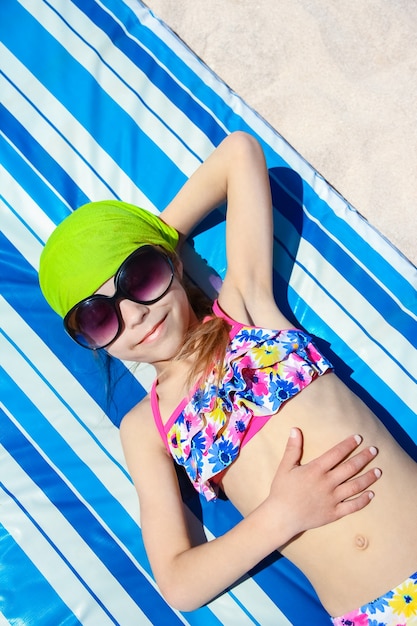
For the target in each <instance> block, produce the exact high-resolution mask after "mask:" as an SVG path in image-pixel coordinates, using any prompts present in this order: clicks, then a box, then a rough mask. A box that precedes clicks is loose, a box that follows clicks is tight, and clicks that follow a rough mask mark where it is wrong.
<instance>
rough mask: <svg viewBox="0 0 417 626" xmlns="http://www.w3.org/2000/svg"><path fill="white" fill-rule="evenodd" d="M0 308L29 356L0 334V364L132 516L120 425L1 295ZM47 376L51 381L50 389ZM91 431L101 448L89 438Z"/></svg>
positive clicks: (5, 323)
mask: <svg viewBox="0 0 417 626" xmlns="http://www.w3.org/2000/svg"><path fill="white" fill-rule="evenodd" d="M0 310H1V319H2V327H3V329H4V331H5V332H7V333H9V334H10V337H11V338H12V339H13V341H15V343H16V344H17V345H18V346H19V347H20V349H21V350H22V351H23V352H24V353H25V352H26V358H27V360H25V359H24V358H23V357H22V356H21V354H19V352H18V351H17V350H15V349H14V348H13V346H12V345H11V344H9V343H8V341H7V339H6V338H5V337H4V336H3V335H0V345H1V350H0V364H1V365H2V367H3V368H4V369H5V371H6V372H7V373H8V374H9V376H10V377H11V378H12V379H13V380H14V381H15V383H16V385H18V386H19V387H20V388H21V389H22V390H23V392H24V393H25V395H26V396H27V397H28V398H29V399H30V401H31V402H32V403H33V404H34V406H36V408H37V409H38V410H39V411H40V413H41V414H42V415H43V416H44V417H45V419H46V420H47V421H48V422H49V423H50V424H51V426H52V427H53V428H54V429H55V430H56V432H57V433H58V434H59V435H60V436H61V437H62V438H63V439H64V441H65V442H66V443H67V444H68V445H69V446H70V447H71V448H73V449H74V450H77V454H78V456H79V457H80V459H81V460H82V461H83V462H84V463H85V464H86V465H87V466H88V467H90V468H95V473H96V475H97V477H98V478H99V480H100V481H101V482H102V483H103V485H104V486H105V487H106V489H107V490H108V491H109V492H110V494H112V496H113V497H114V498H115V499H116V500H119V501H120V502H121V504H122V506H124V508H125V509H126V511H127V512H128V513H129V514H130V515H131V517H132V518H133V519H135V518H136V516H137V508H136V498H135V497H134V491H133V487H132V485H131V483H130V481H129V480H128V478H127V476H126V474H125V473H123V471H122V469H121V467H123V468H124V467H125V462H124V457H123V452H122V448H121V444H120V438H119V434H118V429H117V428H116V427H115V426H114V425H113V424H112V423H111V422H110V420H108V419H107V418H106V417H105V415H104V414H103V411H102V410H101V409H100V407H98V406H97V405H96V404H95V402H94V401H93V400H92V398H91V397H90V396H89V395H88V394H87V393H86V392H85V390H84V389H83V387H82V386H81V385H80V384H79V382H78V381H77V380H76V379H74V378H73V376H72V375H71V374H70V373H69V372H68V371H67V370H66V369H65V367H64V366H63V365H62V363H61V362H60V361H59V360H58V359H57V358H56V356H55V355H54V354H53V353H52V352H50V351H49V350H48V349H47V348H46V346H45V345H44V344H43V343H42V341H41V340H40V339H39V338H38V337H37V336H36V335H35V333H34V332H33V331H32V330H31V329H30V328H29V327H28V326H27V325H26V324H25V323H24V321H23V320H22V319H21V318H19V316H18V315H17V313H16V312H15V311H13V309H11V307H9V305H8V304H7V302H6V301H5V300H3V299H2V298H0ZM29 363H31V365H29ZM35 367H36V369H37V370H38V371H39V372H40V374H41V376H42V377H41V376H40V375H39V374H38V372H37V371H36V370H35V369H34V368H35ZM45 380H47V381H48V382H49V384H50V385H52V389H51V388H50V387H49V386H48V384H46V383H45ZM54 390H55V391H54ZM62 400H64V402H66V403H67V405H68V406H69V407H71V408H72V410H73V411H74V413H76V414H78V415H79V416H80V419H81V417H82V419H83V423H84V424H85V425H86V427H87V429H86V428H84V427H83V426H82V424H81V423H80V422H79V421H77V420H76V419H75V418H74V415H73V414H72V413H71V412H70V410H69V409H68V407H67V406H65V404H64V403H63V401H62ZM89 431H90V432H89ZM92 433H94V437H95V438H96V439H97V440H98V441H99V442H100V444H101V445H102V446H103V448H104V450H103V449H102V448H101V447H100V446H99V445H98V443H97V442H96V440H95V438H93V437H92ZM105 451H107V454H106V452H105Z"/></svg>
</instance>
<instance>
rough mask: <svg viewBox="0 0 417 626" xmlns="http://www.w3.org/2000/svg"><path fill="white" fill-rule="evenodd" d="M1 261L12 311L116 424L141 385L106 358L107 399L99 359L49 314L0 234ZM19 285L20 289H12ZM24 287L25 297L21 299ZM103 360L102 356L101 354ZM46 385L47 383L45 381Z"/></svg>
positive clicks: (33, 276)
mask: <svg viewBox="0 0 417 626" xmlns="http://www.w3.org/2000/svg"><path fill="white" fill-rule="evenodd" d="M0 250H1V255H2V260H3V265H4V268H3V270H2V271H3V274H2V277H3V280H2V293H3V296H4V298H5V299H6V300H7V301H8V302H9V304H10V306H12V307H13V308H14V309H15V310H16V312H17V313H18V314H19V315H20V316H21V317H22V318H23V319H24V320H25V321H26V322H27V324H28V325H29V326H30V327H31V328H32V329H33V331H34V332H35V333H36V334H37V335H39V337H40V338H41V339H42V341H44V343H45V344H46V345H47V346H49V347H50V348H51V349H52V351H53V352H54V353H55V354H56V356H57V357H58V359H59V360H60V361H61V362H62V364H63V365H64V367H66V368H67V369H68V370H69V371H70V372H71V373H72V375H73V376H74V377H75V378H76V379H78V381H79V384H80V385H82V386H83V387H84V389H85V390H86V391H87V393H88V394H89V395H90V396H91V397H92V398H93V399H94V401H95V402H96V403H97V404H98V405H99V406H100V407H101V408H102V410H103V411H104V412H106V413H107V414H108V415H109V417H110V419H111V421H112V422H113V423H114V424H116V425H119V424H120V421H121V419H122V417H123V416H124V415H125V413H127V411H129V410H130V409H131V408H132V407H133V406H134V405H135V404H137V403H138V402H139V401H140V400H141V399H142V398H143V397H144V396H145V394H146V392H145V390H144V389H143V387H142V386H141V385H140V384H139V382H138V381H137V380H136V379H135V377H134V376H133V375H132V374H130V372H128V370H127V369H126V368H125V367H124V365H122V363H120V362H119V361H117V360H110V361H109V367H110V371H109V380H110V385H111V389H110V391H109V396H110V398H111V401H109V398H108V397H107V390H106V388H105V385H106V383H107V373H106V368H105V365H104V364H103V363H105V362H103V361H100V360H99V357H97V355H95V354H94V353H93V352H91V351H89V350H85V349H84V348H81V347H80V346H77V345H76V344H75V343H74V341H72V339H70V338H69V337H68V336H67V334H66V333H65V332H64V327H63V324H62V319H61V318H60V317H59V316H58V315H56V314H55V313H53V312H52V311H51V309H50V307H49V306H48V304H47V303H46V301H45V299H44V297H43V295H42V294H41V292H40V289H39V285H38V276H37V273H36V271H35V270H34V269H33V267H32V266H30V265H29V264H28V263H27V261H26V260H25V259H24V258H23V257H22V256H21V255H20V254H19V253H18V252H17V251H16V249H15V248H14V246H13V245H12V244H11V243H10V242H9V241H8V240H7V239H6V238H5V237H4V235H2V234H1V233H0ZM16 285H20V287H21V288H20V289H16ZM23 290H24V293H25V298H22V292H23ZM102 358H103V359H105V355H104V354H103V355H102ZM47 384H48V385H49V383H47Z"/></svg>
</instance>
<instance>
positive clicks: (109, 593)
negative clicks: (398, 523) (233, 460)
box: [0, 0, 417, 626]
mask: <svg viewBox="0 0 417 626" xmlns="http://www.w3.org/2000/svg"><path fill="white" fill-rule="evenodd" d="M0 70H1V85H0V106H1V111H0V125H1V136H0V197H1V201H0V216H1V217H0V219H1V222H0V224H1V233H0V255H1V271H0V286H1V295H0V367H1V373H0V376H1V378H0V403H1V404H0V624H12V625H19V626H29V625H32V624H34V625H36V626H57V625H60V624H65V625H68V626H72V625H75V624H83V625H86V626H87V625H88V626H107V625H110V624H113V625H114V624H120V625H122V626H137V625H146V624H153V625H157V626H159V625H161V626H171V625H175V624H190V625H204V626H211V625H219V624H222V625H227V626H228V625H230V626H235V625H237V626H244V625H246V624H247V625H249V624H260V625H261V626H269V625H271V626H272V625H274V626H277V625H278V626H286V625H289V624H294V625H296V626H297V625H299V626H306V624H309V625H313V626H320V625H321V624H327V623H329V622H328V616H327V613H326V612H325V611H324V610H323V608H322V607H321V606H320V603H319V602H318V600H317V598H316V596H315V594H314V591H313V590H312V588H311V586H310V584H309V583H308V581H307V580H306V579H305V577H304V576H303V575H302V574H301V573H300V572H299V571H298V570H297V569H296V568H295V567H294V566H293V565H292V564H291V563H289V562H288V561H287V560H286V559H284V558H280V556H279V555H278V554H276V555H271V557H270V558H268V559H266V560H265V562H263V563H261V564H260V565H259V567H257V568H256V570H254V571H253V572H250V573H249V574H248V576H247V577H245V579H244V580H242V581H240V582H239V584H237V585H236V586H234V587H233V588H232V589H230V590H229V591H228V592H226V593H224V594H222V595H221V596H220V597H219V598H217V599H215V600H214V601H212V602H211V603H209V604H208V605H207V606H204V607H202V608H201V609H199V610H197V611H194V612H190V613H180V612H178V611H175V610H173V609H172V608H171V607H170V606H168V605H167V604H166V603H165V601H164V600H163V598H162V597H161V595H160V593H159V591H158V588H157V587H156V585H155V582H154V580H153V577H152V573H151V570H150V567H149V563H148V560H147V558H146V554H145V551H144V548H143V543H142V538H141V528H140V512H139V506H138V503H137V498H136V494H135V492H134V489H133V486H132V483H131V481H130V478H129V476H128V473H127V471H126V467H125V464H124V460H123V455H122V451H121V447H120V443H119V436H118V426H119V424H120V420H121V419H122V417H123V415H124V414H125V413H126V411H127V410H129V408H131V407H132V406H133V405H134V404H135V403H137V402H138V401H139V400H140V399H141V398H142V397H143V396H144V395H145V394H146V392H147V390H148V389H149V386H150V384H151V382H152V377H153V372H152V370H151V368H149V367H147V366H140V367H139V368H138V369H137V370H136V371H135V372H132V371H131V368H130V366H129V364H124V363H119V364H112V365H110V366H109V364H107V363H106V362H104V361H103V360H101V359H100V358H99V357H96V356H95V355H94V354H92V353H90V352H89V351H87V350H84V349H82V348H80V347H78V346H77V345H76V344H75V343H73V342H72V341H71V340H70V339H69V338H68V337H67V336H66V335H65V333H64V332H63V328H62V321H61V320H60V319H59V318H58V317H57V316H56V315H55V314H54V313H53V312H52V311H51V310H50V309H49V307H48V305H47V304H46V302H45V301H44V300H43V297H42V295H41V293H40V290H39V286H38V279H37V269H38V262H39V256H40V253H41V250H42V247H43V245H44V243H45V241H46V239H47V238H48V236H49V235H50V233H51V232H52V230H53V229H54V227H55V225H56V224H58V223H59V222H60V221H61V220H62V219H63V218H64V217H65V216H66V215H68V214H69V213H70V212H71V211H73V210H74V209H76V207H77V206H79V205H81V204H83V203H85V202H86V201H88V200H101V199H106V198H120V199H123V200H125V201H127V202H132V203H135V204H138V205H140V206H143V207H145V208H148V209H150V210H152V211H155V212H158V211H159V210H161V209H162V208H164V206H165V205H166V204H167V203H168V201H169V200H170V199H171V198H172V196H173V195H174V194H175V193H176V191H177V190H178V189H179V188H180V187H181V185H182V184H183V183H184V181H185V180H186V179H187V178H188V177H189V176H190V174H191V173H192V172H193V171H194V170H195V169H196V168H197V166H198V165H199V164H200V163H201V162H202V161H203V160H204V159H205V158H206V157H207V156H208V155H209V154H210V153H211V152H212V150H213V149H214V147H215V146H216V145H217V144H219V142H220V141H221V140H222V139H223V138H224V137H225V136H226V135H227V134H228V133H230V132H232V131H234V130H237V129H242V130H246V131H248V132H251V133H252V134H254V135H255V136H257V137H258V139H259V140H260V142H261V143H262V145H263V147H264V150H265V154H266V158H267V163H268V168H269V172H270V179H271V186H272V192H273V199H274V211H275V233H274V236H275V273H274V279H275V286H276V293H277V299H278V302H279V304H280V306H281V307H282V309H283V310H284V312H285V313H286V314H287V315H289V316H290V317H292V319H293V320H294V321H297V323H298V324H300V325H301V326H303V327H304V328H305V329H306V330H307V331H309V332H311V333H312V334H315V335H319V336H320V337H321V338H322V341H321V344H320V345H321V348H322V349H323V350H324V351H325V353H326V354H327V356H328V357H329V358H330V359H331V360H332V361H333V362H334V363H335V365H336V370H337V372H338V374H339V375H340V376H341V377H342V378H343V379H344V380H345V381H346V383H347V384H348V385H350V386H351V387H352V388H353V389H354V390H355V391H356V392H357V393H358V394H360V395H361V397H363V398H364V399H365V401H366V402H367V403H368V404H369V405H370V406H371V407H372V408H373V409H374V410H375V412H376V413H377V414H378V416H379V417H380V418H381V419H382V420H383V421H384V422H385V423H386V424H387V426H388V427H389V428H390V429H391V430H392V431H393V432H394V433H395V436H396V437H397V438H398V439H399V440H400V441H401V443H402V444H403V445H404V446H406V447H408V448H409V449H410V450H411V451H412V452H414V450H415V448H414V442H416V441H417V423H416V411H417V394H416V379H417V358H416V338H417V323H416V315H417V302H416V283H417V279H416V269H415V267H414V266H413V265H412V264H411V263H409V262H408V261H407V259H405V258H404V257H403V256H402V255H401V254H400V253H399V252H398V251H397V250H396V249H394V248H393V247H392V246H391V245H390V243H389V242H387V241H386V240H385V239H384V238H383V237H381V236H380V235H379V234H378V232H376V231H375V230H374V229H373V228H372V226H371V225H369V224H368V223H367V222H366V221H365V220H364V219H363V218H362V217H361V216H360V215H359V214H358V213H357V212H356V211H355V210H354V209H353V208H352V207H351V206H350V205H349V204H348V203H347V202H346V201H345V200H344V199H343V198H342V197H341V196H340V195H339V194H338V193H337V192H336V191H335V190H334V189H332V187H331V186H330V185H329V184H328V183H327V182H326V181H325V180H323V178H322V177H321V176H320V175H319V174H318V173H317V172H316V171H315V170H314V169H313V167H311V166H310V165H309V164H308V163H307V162H306V161H305V160H304V159H303V158H302V157H301V156H300V155H299V154H297V153H296V152H295V151H294V150H293V149H292V148H291V146H289V145H288V144H287V143H286V141H285V140H284V139H283V138H282V137H281V136H280V135H279V134H278V133H277V132H276V131H275V130H274V129H272V128H271V127H270V126H269V125H268V124H267V123H266V122H265V121H264V120H262V119H261V118H260V117H259V116H258V115H257V114H256V113H255V112H254V111H253V110H251V109H250V108H249V107H248V106H247V105H246V104H245V103H244V102H243V101H242V100H241V99H240V98H239V97H238V96H237V95H236V94H234V93H232V92H231V90H230V89H228V88H227V86H225V85H224V84H223V83H222V82H221V81H220V80H219V79H218V77H216V76H215V75H214V74H213V73H212V72H211V71H210V69H208V68H207V67H206V66H205V65H204V64H203V63H202V62H201V61H200V60H199V59H198V58H197V57H196V56H195V55H194V54H193V53H192V52H191V51H190V50H189V49H188V48H187V47H186V46H185V45H184V44H183V43H182V42H181V41H180V40H179V39H178V38H177V37H176V36H175V35H174V34H173V33H172V32H171V31H170V30H169V29H168V28H167V27H166V26H165V25H164V24H163V23H161V22H160V21H159V20H158V19H156V18H155V17H154V16H153V14H152V13H151V12H150V11H149V10H148V9H147V8H146V7H145V6H144V5H143V4H142V3H141V2H139V1H138V0H1V2H0ZM253 211H254V213H253V223H251V224H248V228H251V229H252V231H253V235H254V237H256V207H254V208H253ZM222 218H223V215H222V211H219V212H217V213H215V214H213V215H212V216H210V218H209V219H208V220H207V221H206V223H205V224H204V225H203V227H201V228H200V229H199V231H198V232H197V233H196V234H195V236H194V237H193V239H192V241H191V242H190V243H189V245H188V247H187V249H186V254H185V256H186V259H185V262H186V268H187V271H188V272H189V273H190V274H191V275H192V276H193V277H194V278H195V279H196V280H197V281H198V282H200V283H201V285H202V286H203V287H204V288H206V289H207V290H212V291H213V290H214V289H215V288H216V285H218V283H219V280H220V279H221V277H222V276H223V275H224V271H225V251H224V221H223V219H222ZM108 367H110V369H111V375H112V380H113V381H114V385H113V386H112V389H110V392H111V393H109V389H106V385H105V381H106V379H107V374H106V368H108ZM184 498H185V500H186V502H187V504H188V505H189V508H190V511H191V515H193V516H195V518H196V519H200V520H202V524H203V526H204V530H205V532H206V535H207V537H208V538H209V539H210V538H212V537H214V536H216V535H218V534H221V533H223V532H225V531H226V530H227V529H228V528H229V527H230V526H231V525H233V524H235V523H236V521H237V520H238V519H239V515H238V514H237V512H236V511H235V510H234V509H233V507H232V506H231V505H230V503H229V502H227V501H223V500H222V501H219V502H216V503H205V502H203V501H201V500H200V499H199V498H198V497H197V496H194V495H192V494H190V493H189V491H188V490H187V489H185V490H184ZM167 524H169V520H167ZM253 540H254V541H256V537H254V538H253ZM244 549H245V546H242V550H244ZM207 576H216V563H213V569H212V571H211V572H207ZM196 584H201V585H204V580H201V581H197V580H196Z"/></svg>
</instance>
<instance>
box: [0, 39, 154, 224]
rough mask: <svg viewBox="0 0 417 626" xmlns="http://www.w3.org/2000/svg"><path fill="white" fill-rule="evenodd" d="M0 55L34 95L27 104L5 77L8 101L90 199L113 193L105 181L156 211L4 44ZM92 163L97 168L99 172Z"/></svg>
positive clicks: (0, 84)
mask: <svg viewBox="0 0 417 626" xmlns="http://www.w3.org/2000/svg"><path fill="white" fill-rule="evenodd" d="M0 56H1V58H2V62H3V65H4V66H6V65H7V67H8V71H9V74H10V76H12V77H13V80H14V82H15V83H16V84H17V85H18V87H19V88H20V89H21V90H22V91H23V92H24V93H27V94H30V102H28V100H26V98H24V97H23V96H22V95H21V94H20V93H19V91H18V90H17V89H15V88H14V87H13V86H12V85H11V84H10V83H9V82H8V81H6V79H5V78H4V77H2V76H0V90H1V93H2V99H3V104H4V105H5V106H6V107H7V108H9V110H10V111H11V112H12V113H13V115H14V116H15V117H16V118H17V119H18V120H19V122H20V123H21V124H22V125H23V126H24V127H25V128H26V129H27V130H28V132H29V133H30V134H31V135H32V137H33V138H34V139H35V140H36V141H38V142H39V144H40V145H41V146H42V147H43V148H44V149H45V150H46V151H47V152H48V153H49V154H50V155H51V157H52V158H53V159H54V160H55V161H56V162H57V163H59V165H60V166H61V167H62V168H63V170H64V171H65V172H66V173H67V174H68V175H69V176H70V177H71V178H72V179H73V180H74V181H75V182H76V184H77V185H78V187H79V188H80V189H81V190H82V191H83V192H84V193H85V195H86V196H87V198H91V199H93V198H100V199H102V198H109V197H111V196H112V192H111V191H110V190H109V188H108V186H107V185H106V184H105V183H104V182H103V181H109V185H110V187H112V188H113V189H115V188H116V187H118V188H119V189H123V190H126V194H125V197H134V198H135V201H136V203H137V204H142V205H143V204H144V203H146V206H147V207H148V208H149V210H153V211H154V212H156V209H155V207H153V206H152V205H151V204H150V202H149V200H148V199H147V198H146V196H145V195H144V194H143V192H142V191H141V190H140V189H139V188H138V187H137V186H136V185H135V184H134V183H133V181H132V180H131V179H130V178H129V177H128V176H127V175H126V174H125V173H124V172H123V170H121V168H120V167H119V166H118V164H117V163H116V162H115V161H114V160H113V159H112V158H111V157H110V156H109V155H108V154H107V153H106V152H105V151H104V150H103V148H102V147H101V146H100V145H99V144H98V143H97V142H96V141H95V139H94V138H93V137H92V136H91V135H90V133H88V132H87V131H86V129H85V128H84V127H83V126H82V125H81V124H80V123H79V122H78V121H77V120H76V119H75V118H74V116H73V115H71V113H70V112H69V111H68V110H67V109H66V108H65V107H64V106H63V105H62V104H61V103H60V102H59V100H57V99H56V98H55V97H54V96H53V95H52V94H51V93H50V92H49V91H48V90H47V89H45V87H44V86H43V85H42V83H40V82H39V81H38V80H37V78H36V77H35V76H33V74H31V73H30V72H29V71H28V69H27V68H26V67H25V66H24V65H22V63H20V61H19V60H18V59H17V58H16V57H15V56H13V55H12V54H11V53H10V51H9V50H8V49H7V48H6V47H5V46H4V45H3V44H2V43H1V42H0ZM35 107H36V108H35ZM37 109H39V110H40V111H42V112H43V114H44V115H45V117H43V116H42V115H40V113H39V111H38V110H37ZM45 118H46V119H45ZM60 133H62V135H63V137H62V136H61V134H60ZM64 137H65V138H67V140H65V139H64ZM74 138H76V142H75V139H74ZM71 142H73V143H71ZM93 156H94V158H92V157H93ZM90 163H93V164H94V165H95V166H96V171H97V173H96V172H95V171H94V170H93V169H92V167H91V166H90ZM116 183H117V184H116Z"/></svg>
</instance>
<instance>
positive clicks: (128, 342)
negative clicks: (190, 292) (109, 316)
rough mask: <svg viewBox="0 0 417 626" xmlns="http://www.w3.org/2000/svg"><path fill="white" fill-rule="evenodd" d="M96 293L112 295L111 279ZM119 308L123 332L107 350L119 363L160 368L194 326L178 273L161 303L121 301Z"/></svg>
mask: <svg viewBox="0 0 417 626" xmlns="http://www.w3.org/2000/svg"><path fill="white" fill-rule="evenodd" d="M181 271H182V270H181V269H180V272H181ZM96 293H98V294H103V295H106V296H111V295H113V294H114V278H113V277H112V278H110V279H109V280H108V281H107V282H105V283H104V285H102V286H101V287H100V289H99V290H97V292H96ZM119 307H120V313H121V315H122V318H123V324H124V327H123V331H122V332H121V334H120V335H119V336H118V337H117V339H115V340H114V341H113V343H111V344H110V345H109V346H107V348H106V350H107V352H108V353H109V354H110V355H111V356H114V357H116V358H118V359H122V360H126V361H136V362H138V363H150V364H152V365H154V366H155V367H156V368H157V369H158V364H161V365H162V364H163V363H164V362H166V361H170V360H172V359H173V358H174V357H175V356H176V355H177V354H178V352H179V350H180V349H181V347H182V345H183V343H184V337H185V334H186V332H187V330H188V329H189V328H190V326H191V325H192V324H193V323H195V322H196V317H195V314H194V312H193V310H192V308H191V306H190V303H189V301H188V297H187V294H186V292H185V290H184V288H183V286H182V284H181V282H180V280H179V278H178V275H177V273H176V275H175V277H174V280H173V282H172V285H171V287H170V289H169V290H168V292H167V293H166V294H165V296H164V297H163V298H161V300H158V301H157V302H155V303H154V304H150V305H144V304H138V303H136V302H132V301H131V300H127V299H123V300H120V302H119Z"/></svg>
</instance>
